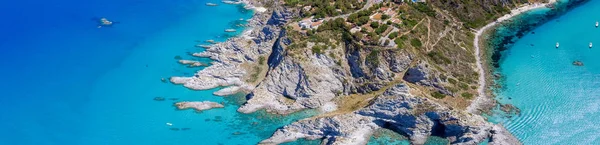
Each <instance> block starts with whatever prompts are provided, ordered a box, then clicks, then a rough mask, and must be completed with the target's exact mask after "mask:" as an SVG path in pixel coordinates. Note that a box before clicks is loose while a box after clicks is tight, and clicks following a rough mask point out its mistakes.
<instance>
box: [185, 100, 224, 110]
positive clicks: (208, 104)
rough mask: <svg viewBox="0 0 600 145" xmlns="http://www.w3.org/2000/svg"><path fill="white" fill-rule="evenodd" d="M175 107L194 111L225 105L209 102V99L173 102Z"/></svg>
mask: <svg viewBox="0 0 600 145" xmlns="http://www.w3.org/2000/svg"><path fill="white" fill-rule="evenodd" d="M174 105H175V106H176V107H177V109H179V110H184V109H190V108H191V109H194V110H196V111H203V110H208V109H212V108H223V107H225V106H223V105H222V104H219V103H216V102H210V101H203V102H177V103H175V104H174Z"/></svg>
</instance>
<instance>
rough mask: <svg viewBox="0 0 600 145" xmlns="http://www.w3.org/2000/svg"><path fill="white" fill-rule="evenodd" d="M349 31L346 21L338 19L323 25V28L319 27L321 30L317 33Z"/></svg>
mask: <svg viewBox="0 0 600 145" xmlns="http://www.w3.org/2000/svg"><path fill="white" fill-rule="evenodd" d="M347 29H348V28H347V27H346V23H345V22H344V19H342V18H337V19H335V20H330V21H326V22H323V24H321V26H319V29H318V30H317V32H323V31H327V30H333V31H341V30H347Z"/></svg>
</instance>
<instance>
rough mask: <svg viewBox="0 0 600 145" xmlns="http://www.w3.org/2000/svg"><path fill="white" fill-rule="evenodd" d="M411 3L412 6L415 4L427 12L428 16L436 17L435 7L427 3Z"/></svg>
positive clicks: (419, 9) (416, 7)
mask: <svg viewBox="0 0 600 145" xmlns="http://www.w3.org/2000/svg"><path fill="white" fill-rule="evenodd" d="M409 4H411V6H413V7H414V8H415V9H417V10H418V11H420V12H423V13H425V14H427V16H430V17H435V11H434V10H433V9H431V7H429V6H428V5H427V4H426V3H409Z"/></svg>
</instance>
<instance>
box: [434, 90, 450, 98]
mask: <svg viewBox="0 0 600 145" xmlns="http://www.w3.org/2000/svg"><path fill="white" fill-rule="evenodd" d="M431 97H433V98H437V99H444V98H446V95H444V94H442V93H440V92H438V91H436V92H433V93H431Z"/></svg>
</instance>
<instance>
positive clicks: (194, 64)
mask: <svg viewBox="0 0 600 145" xmlns="http://www.w3.org/2000/svg"><path fill="white" fill-rule="evenodd" d="M178 62H179V63H180V64H183V65H187V66H188V67H199V66H208V65H206V64H204V63H202V62H199V61H195V60H183V59H182V60H179V61H178Z"/></svg>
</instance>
